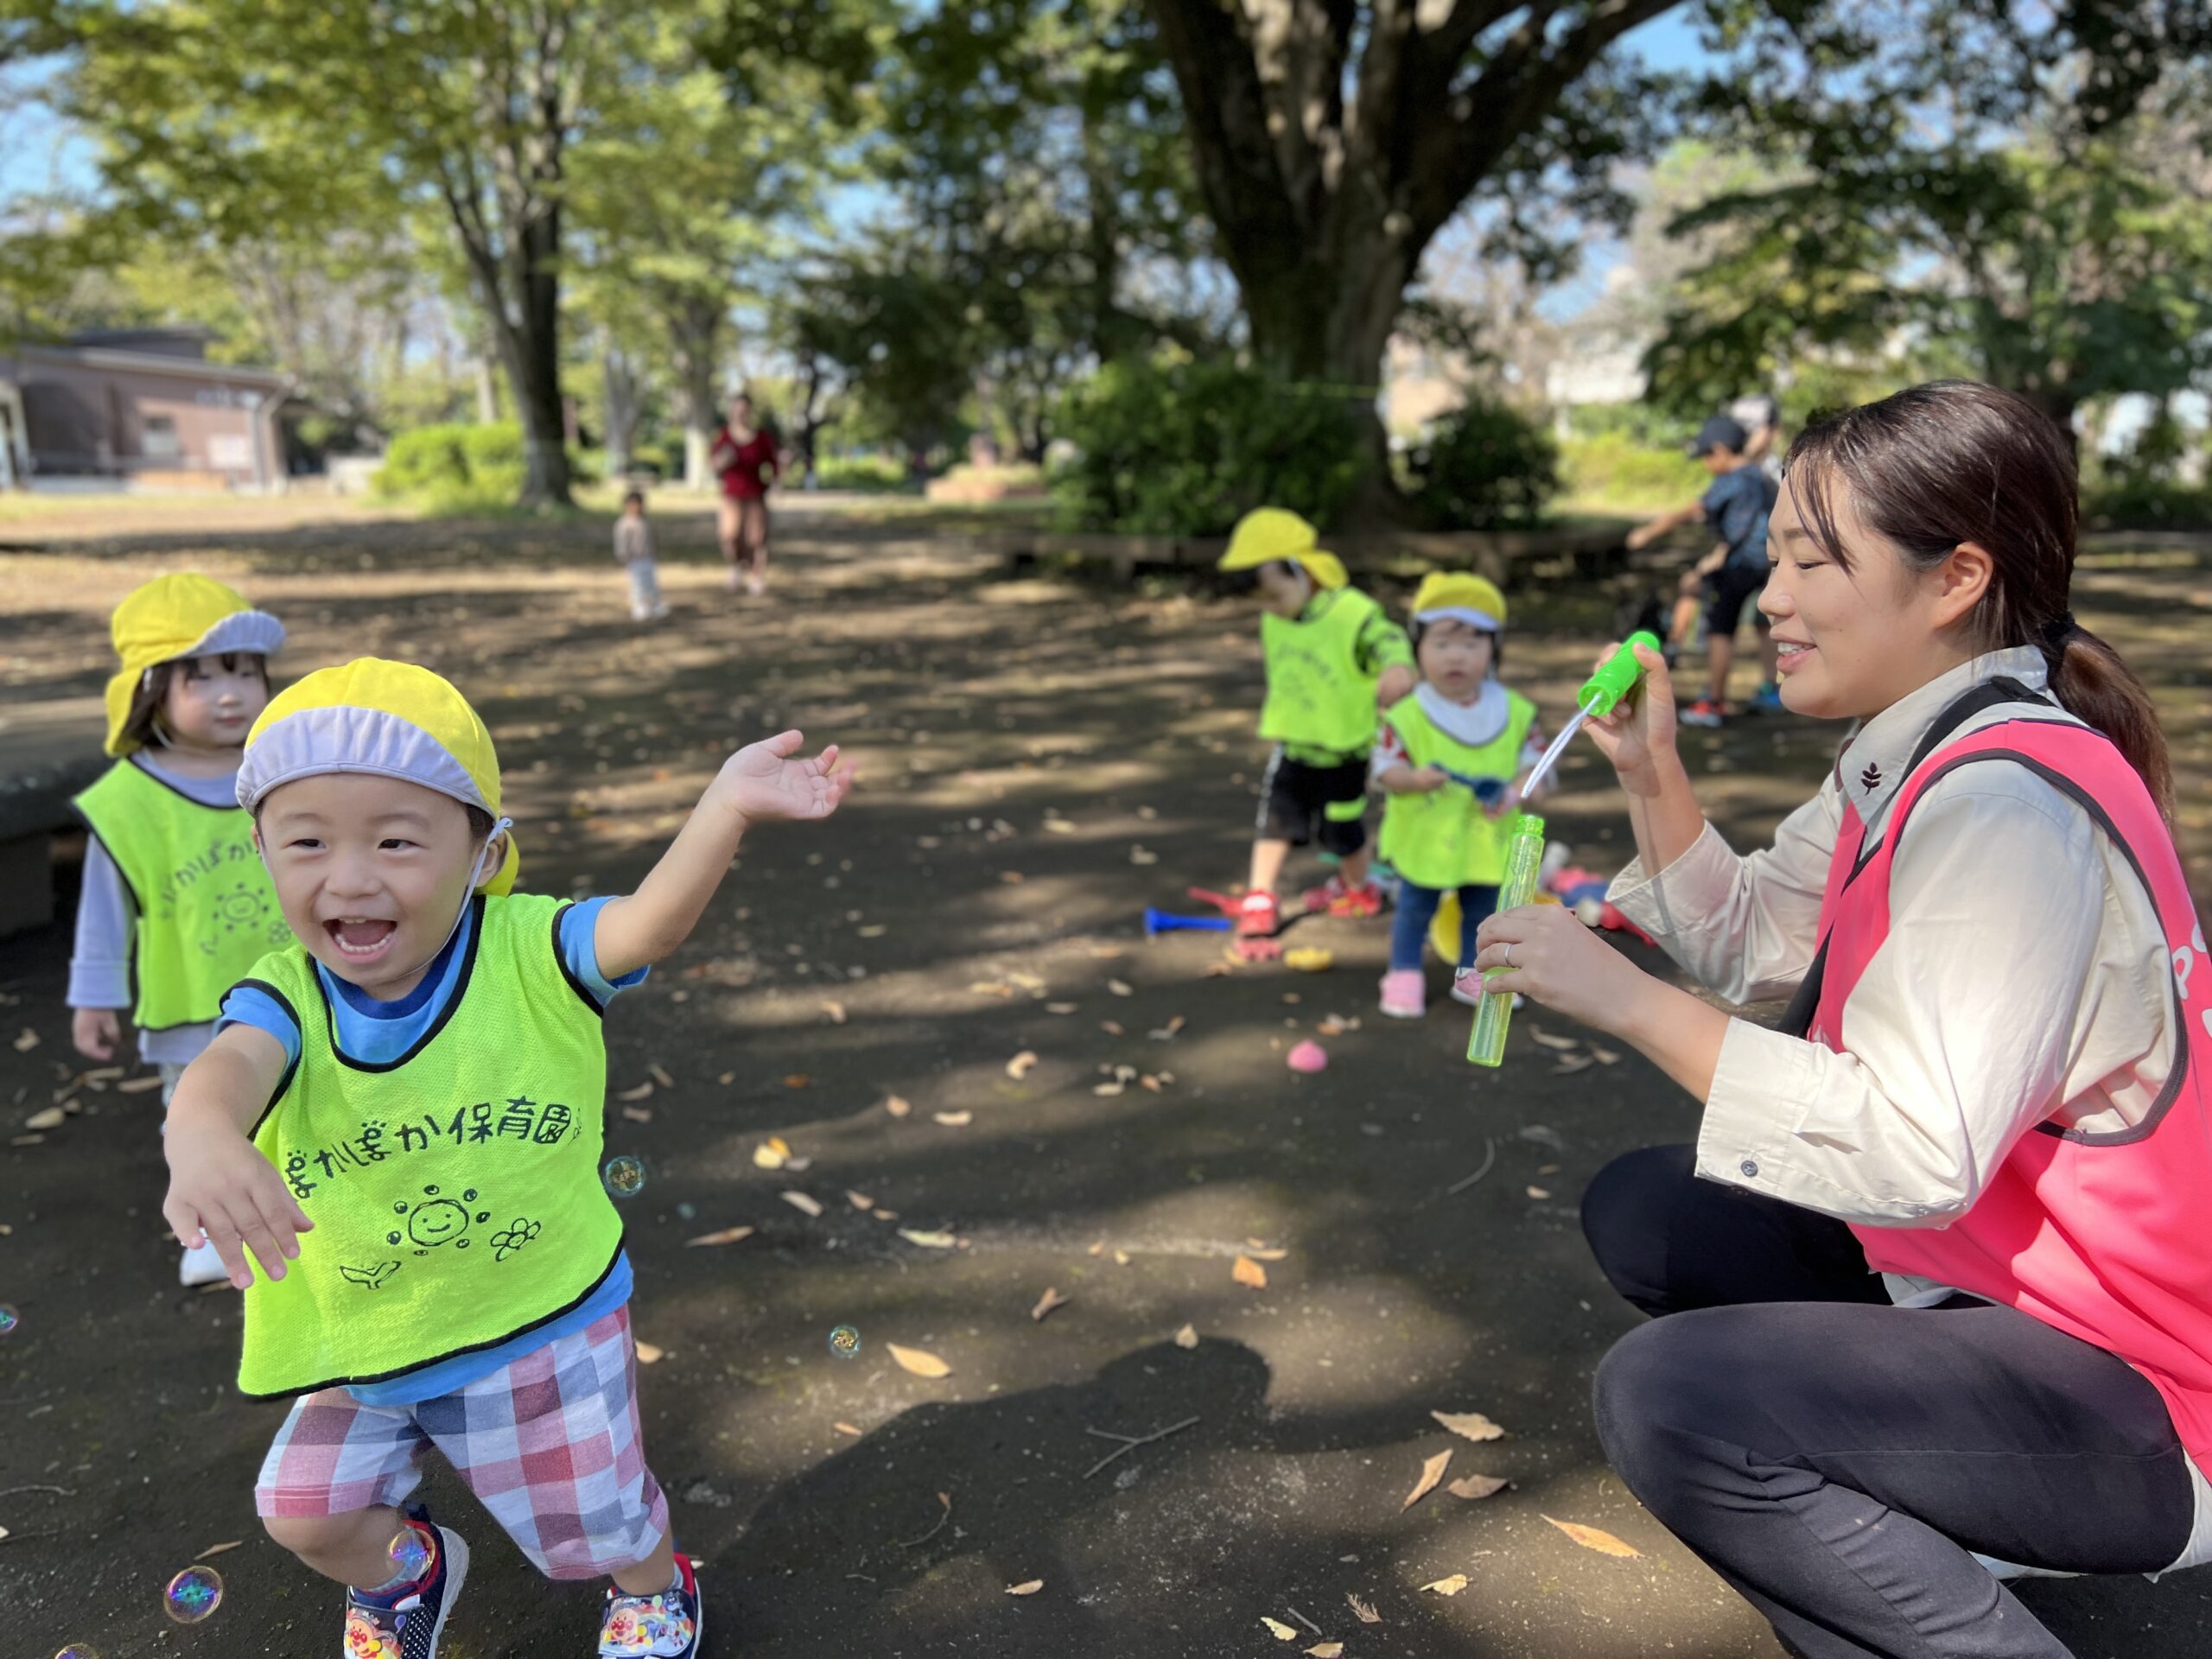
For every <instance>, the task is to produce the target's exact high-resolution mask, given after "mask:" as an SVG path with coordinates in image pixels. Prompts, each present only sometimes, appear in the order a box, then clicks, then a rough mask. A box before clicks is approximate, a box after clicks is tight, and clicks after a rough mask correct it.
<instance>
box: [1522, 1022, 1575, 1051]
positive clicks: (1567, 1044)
mask: <svg viewBox="0 0 2212 1659" xmlns="http://www.w3.org/2000/svg"><path fill="white" fill-rule="evenodd" d="M1529 1035H1530V1036H1531V1037H1533V1038H1535V1039H1536V1040H1537V1041H1538V1042H1540V1043H1541V1044H1542V1045H1543V1046H1545V1047H1546V1048H1556V1049H1560V1050H1565V1049H1570V1048H1573V1047H1574V1046H1576V1044H1575V1039H1573V1038H1572V1037H1554V1036H1553V1035H1552V1034H1551V1033H1549V1032H1548V1031H1546V1030H1545V1029H1544V1028H1543V1027H1541V1026H1531V1027H1529Z"/></svg>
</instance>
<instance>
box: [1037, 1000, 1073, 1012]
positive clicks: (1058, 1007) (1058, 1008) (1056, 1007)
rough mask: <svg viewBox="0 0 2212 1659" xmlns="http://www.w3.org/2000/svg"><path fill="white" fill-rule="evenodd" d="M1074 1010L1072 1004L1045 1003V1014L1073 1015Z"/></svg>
mask: <svg viewBox="0 0 2212 1659" xmlns="http://www.w3.org/2000/svg"><path fill="white" fill-rule="evenodd" d="M1075 1010H1076V1005H1075V1004H1074V1003H1072V1002H1047V1003H1046V1005H1045V1012H1046V1013H1047V1014H1073V1013H1074V1012H1075Z"/></svg>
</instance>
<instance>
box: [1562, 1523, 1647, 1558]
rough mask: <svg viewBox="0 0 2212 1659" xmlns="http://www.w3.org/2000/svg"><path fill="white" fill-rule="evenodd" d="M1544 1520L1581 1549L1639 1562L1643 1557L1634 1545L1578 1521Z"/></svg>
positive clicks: (1641, 1552)
mask: <svg viewBox="0 0 2212 1659" xmlns="http://www.w3.org/2000/svg"><path fill="white" fill-rule="evenodd" d="M1544 1519H1545V1520H1547V1521H1550V1522H1551V1523H1552V1525H1554V1526H1555V1527H1557V1528H1558V1529H1560V1531H1561V1532H1563V1533H1565V1534H1566V1535H1567V1536H1568V1537H1570V1538H1572V1539H1573V1540H1574V1541H1575V1542H1576V1543H1578V1544H1580V1545H1581V1546H1582V1548H1585V1549H1594V1550H1596V1551H1597V1552H1598V1553H1599V1554H1600V1555H1620V1556H1625V1557H1628V1558H1630V1559H1631V1560H1642V1559H1643V1551H1642V1550H1640V1549H1638V1548H1637V1547H1636V1546H1635V1545H1634V1544H1624V1543H1623V1542H1622V1541H1620V1540H1619V1539H1618V1538H1616V1537H1614V1536H1613V1535H1612V1534H1611V1533H1610V1532H1605V1531H1603V1530H1601V1529H1599V1528H1597V1527H1586V1526H1584V1525H1583V1524H1582V1523H1581V1522H1580V1521H1560V1520H1555V1519H1554V1518H1553V1517H1552V1516H1545V1517H1544Z"/></svg>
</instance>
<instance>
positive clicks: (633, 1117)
mask: <svg viewBox="0 0 2212 1659" xmlns="http://www.w3.org/2000/svg"><path fill="white" fill-rule="evenodd" d="M622 1116H624V1117H625V1118H626V1119H627V1120H628V1121H629V1122H632V1123H650V1122H652V1121H653V1109H652V1107H650V1106H625V1107H624V1108H623V1109H622Z"/></svg>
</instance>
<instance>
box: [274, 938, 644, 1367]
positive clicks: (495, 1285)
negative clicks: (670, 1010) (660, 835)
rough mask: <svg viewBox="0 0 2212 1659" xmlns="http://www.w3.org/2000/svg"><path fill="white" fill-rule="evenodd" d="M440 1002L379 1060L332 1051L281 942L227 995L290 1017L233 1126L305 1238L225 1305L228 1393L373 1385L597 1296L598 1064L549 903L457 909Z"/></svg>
mask: <svg viewBox="0 0 2212 1659" xmlns="http://www.w3.org/2000/svg"><path fill="white" fill-rule="evenodd" d="M475 902H476V925H475V926H474V928H473V929H472V930H471V932H470V938H469V944H468V946H467V955H466V957H465V958H464V959H463V962H462V965H461V975H460V978H459V980H458V981H457V982H456V983H455V986H454V995H453V1000H452V1001H451V1003H450V1004H449V1005H448V1008H447V1011H446V1014H445V1015H444V1017H443V1018H442V1019H441V1020H439V1021H438V1023H437V1024H435V1026H433V1027H431V1029H430V1031H429V1033H427V1034H426V1035H425V1036H424V1037H423V1039H422V1040H420V1041H419V1042H418V1043H416V1046H415V1047H414V1048H413V1049H411V1050H410V1051H409V1052H407V1053H406V1054H404V1055H403V1056H401V1057H400V1058H398V1059H397V1060H394V1061H390V1062H387V1063H385V1064H383V1065H367V1064H365V1063H362V1062H359V1061H356V1060H352V1059H348V1058H346V1056H344V1055H343V1054H340V1052H337V1048H336V1046H335V1044H334V1040H333V1033H334V1023H333V1020H332V1018H331V1013H330V1009H329V1007H328V1005H327V1002H326V1001H325V995H324V991H323V988H322V982H321V978H320V977H319V976H317V975H316V973H315V963H314V962H313V961H312V959H310V958H309V957H308V954H307V952H306V951H305V950H303V949H302V948H301V947H299V946H298V945H296V944H295V945H294V946H293V947H292V948H291V949H290V950H283V951H279V952H277V954H275V955H273V956H270V957H265V958H264V959H263V961H262V962H261V963H260V964H259V965H258V966H257V968H256V969H255V970H254V974H253V976H252V978H251V981H249V982H250V983H252V984H256V985H258V986H260V987H261V988H263V989H264V990H267V991H270V992H272V993H274V994H275V995H277V996H278V997H280V998H281V999H282V1000H283V1001H284V1002H285V1003H286V1004H288V1005H289V1007H290V1008H291V1010H292V1012H293V1014H294V1015H295V1016H296V1018H297V1019H298V1020H299V1026H300V1034H301V1039H302V1040H301V1049H300V1059H299V1064H298V1065H296V1066H294V1067H293V1069H292V1071H291V1072H290V1073H289V1075H288V1076H287V1077H285V1078H284V1080H283V1084H281V1085H280V1086H279V1088H278V1089H277V1094H276V1096H275V1097H274V1098H273V1099H272V1100H271V1101H270V1104H269V1108H268V1110H267V1111H266V1112H265V1113H264V1115H263V1116H262V1119H261V1121H260V1122H258V1123H257V1124H256V1125H255V1126H254V1130H253V1143H254V1145H255V1146H257V1147H259V1148H260V1149H261V1151H262V1152H263V1154H264V1155H266V1156H267V1158H268V1159H269V1160H270V1162H271V1163H272V1164H274V1165H276V1166H277V1172H278V1173H280V1174H282V1175H283V1178H284V1179H285V1181H286V1183H287V1184H288V1185H289V1186H290V1188H291V1191H292V1195H293V1196H294V1197H295V1198H297V1199H298V1200H299V1201H300V1207H301V1208H302V1209H303V1210H305V1211H307V1213H308V1218H309V1219H310V1220H312V1221H313V1222H314V1223H315V1230H314V1231H313V1232H310V1233H302V1235H301V1236H300V1255H299V1260H298V1261H296V1262H292V1263H291V1264H290V1265H289V1268H288V1269H287V1271H286V1273H285V1275H284V1277H283V1279H281V1280H277V1281H270V1279H268V1278H266V1277H265V1276H261V1275H259V1274H257V1276H256V1279H255V1282H254V1285H253V1287H252V1288H251V1289H250V1290H248V1291H247V1292H246V1293H245V1354H244V1357H243V1358H242V1359H241V1360H240V1362H239V1365H238V1386H239V1387H240V1388H241V1389H244V1390H245V1392H246V1393H248V1394H250V1395H258V1396H263V1397H268V1396H271V1395H289V1394H302V1393H306V1392H308V1391H309V1390H311V1389H321V1388H327V1387H330V1386H331V1385H333V1384H334V1383H377V1382H382V1381H385V1380H386V1379H388V1378H391V1377H393V1376H397V1375H399V1374H400V1373H401V1372H403V1371H410V1370H415V1369H416V1368H417V1367H419V1366H423V1365H428V1364H431V1363H435V1362H436V1361H439V1360H443V1359H449V1358H451V1357H454V1355H456V1354H461V1353H466V1352H467V1351H470V1350H472V1349H478V1348H484V1347H487V1346H489V1345H491V1344H494V1343H499V1342H504V1341H505V1340H506V1339H507V1338H511V1337H513V1336H517V1335H519V1334H520V1333H521V1332H525V1331H527V1330H529V1329H530V1328H531V1327H532V1326H533V1325H542V1324H543V1323H544V1322H545V1321H547V1320H549V1319H555V1318H557V1317H558V1316H559V1315H561V1314H563V1313H567V1312H569V1310H570V1309H572V1308H574V1307H575V1306H578V1305H579V1304H580V1303H582V1301H583V1300H584V1299H585V1298H586V1297H588V1296H589V1295H590V1294H591V1293H592V1292H593V1291H594V1290H595V1289H597V1288H598V1287H599V1284H600V1281H601V1280H603V1279H604V1278H605V1277H606V1276H607V1271H608V1270H609V1269H610V1268H612V1267H613V1265H614V1262H615V1258H616V1256H617V1255H618V1254H619V1253H620V1249H621V1247H622V1223H621V1219H620V1217H618V1216H617V1215H616V1214H615V1211H614V1205H613V1203H612V1202H611V1201H610V1200H609V1199H608V1198H607V1192H606V1190H605V1189H604V1188H603V1187H602V1186H601V1182H600V1152H601V1141H602V1128H603V1122H602V1119H603V1116H604V1112H605V1109H606V1102H607V1048H606V1045H605V1042H604V1040H603V1039H602V1036H601V1029H600V1010H599V1007H598V1005H597V1004H595V1003H594V1002H593V1001H592V1000H591V999H590V997H589V996H588V995H586V993H585V991H584V989H583V988H582V986H581V985H579V984H577V983H575V982H574V981H572V980H571V979H570V978H569V975H568V970H567V969H566V967H565V966H564V964H563V962H562V960H561V953H560V941H559V938H558V929H559V925H560V913H561V912H562V911H563V909H565V908H566V907H567V906H566V901H564V900H561V899H554V898H551V897H550V896H547V895H544V894H517V895H513V896H511V897H506V898H479V899H477V900H476V901H475Z"/></svg>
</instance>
